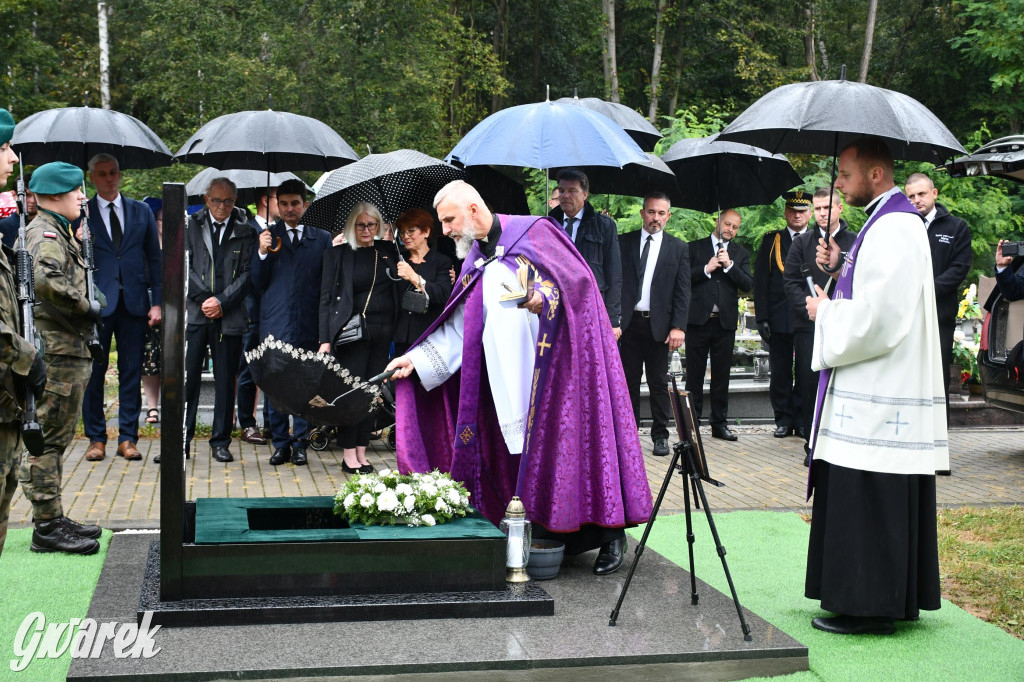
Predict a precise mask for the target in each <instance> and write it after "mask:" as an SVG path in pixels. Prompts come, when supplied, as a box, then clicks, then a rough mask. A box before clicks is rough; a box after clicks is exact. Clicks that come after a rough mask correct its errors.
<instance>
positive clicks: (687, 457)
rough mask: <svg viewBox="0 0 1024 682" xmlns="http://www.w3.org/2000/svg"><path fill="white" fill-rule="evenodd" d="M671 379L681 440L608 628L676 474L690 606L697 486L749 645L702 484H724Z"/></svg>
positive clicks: (693, 585) (694, 590) (689, 409)
mask: <svg viewBox="0 0 1024 682" xmlns="http://www.w3.org/2000/svg"><path fill="white" fill-rule="evenodd" d="M668 379H669V381H670V382H671V384H672V387H671V388H670V389H669V398H670V400H671V402H672V414H673V416H674V417H675V421H676V434H677V435H678V437H679V442H678V443H676V444H675V445H674V446H673V448H672V461H671V462H670V463H669V465H668V471H667V472H665V481H664V482H663V483H662V484H661V490H660V491H659V492H658V499H657V500H656V501H655V503H654V509H653V510H652V511H651V520H650V521H648V522H647V527H646V528H645V529H644V535H643V538H641V540H640V544H639V545H638V546H637V548H636V550H635V552H634V559H633V564H632V565H631V566H630V567H629V573H628V574H627V575H626V581H625V583H624V584H623V585H622V592H621V593H620V594H619V601H618V602H617V603H616V604H615V609H613V610H612V613H611V618H610V620H609V621H608V625H610V626H612V627H614V626H615V622H616V621H617V620H618V618H619V609H620V608H621V607H622V602H623V600H624V599H625V598H626V591H627V590H628V589H629V584H630V582H632V580H633V573H635V572H636V567H637V564H639V563H640V558H641V557H642V556H643V553H644V548H645V547H646V546H647V537H648V536H649V535H650V534H651V528H652V527H653V526H654V521H655V520H656V519H657V517H658V510H659V509H661V503H662V501H663V500H664V499H665V493H666V491H668V486H669V483H670V482H671V481H672V474H673V473H674V472H675V471H678V472H679V474H680V475H681V476H683V500H684V502H685V505H686V542H687V545H688V549H689V552H690V603H691V604H696V603H697V600H698V597H697V576H696V575H695V573H694V569H693V543H694V540H695V538H694V535H693V519H692V517H691V515H690V486H693V496H694V502H695V504H696V506H697V509H700V505H701V503H703V504H704V513H705V514H706V515H707V517H708V525H709V526H710V527H711V535H712V537H713V538H714V539H715V548H716V549H717V550H718V556H719V557H721V559H722V568H723V569H724V570H725V579H726V580H727V581H728V582H729V590H730V591H731V592H732V601H733V603H734V604H735V605H736V615H738V616H739V619H740V626H741V628H742V630H743V640H744V641H746V642H749V641H751V637H750V626H749V625H747V621H746V619H744V617H743V608H742V607H741V606H740V600H739V597H737V596H736V587H735V586H734V585H733V582H732V575H731V574H730V573H729V564H728V563H726V561H725V547H724V546H723V545H722V541H721V539H720V538H719V537H718V528H716V527H715V520H714V518H712V516H711V509H710V508H709V507H708V500H707V497H706V496H705V495H704V485H703V483H702V481H707V482H708V483H710V484H711V485H714V486H718V487H722V484H721V483H719V482H718V481H716V480H715V479H713V478H711V476H710V475H709V474H708V463H707V460H706V459H705V458H704V447H703V445H702V443H701V439H700V431H699V430H698V428H697V425H696V420H695V419H694V418H693V407H692V405H691V404H690V395H689V393H687V392H686V391H680V390H679V389H678V388H676V378H675V375H673V374H670V375H669V376H668ZM680 460H681V461H680Z"/></svg>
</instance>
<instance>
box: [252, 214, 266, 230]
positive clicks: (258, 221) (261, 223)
mask: <svg viewBox="0 0 1024 682" xmlns="http://www.w3.org/2000/svg"><path fill="white" fill-rule="evenodd" d="M254 217H255V218H256V224H257V225H259V229H258V231H259V232H262V231H263V230H265V229H267V221H266V220H264V219H263V216H261V215H259V214H257V215H255V216H254Z"/></svg>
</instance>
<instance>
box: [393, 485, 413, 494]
mask: <svg viewBox="0 0 1024 682" xmlns="http://www.w3.org/2000/svg"><path fill="white" fill-rule="evenodd" d="M415 492H416V491H414V490H413V489H412V486H411V485H409V484H408V483H399V484H398V485H397V486H395V493H396V494H398V495H414V494H415Z"/></svg>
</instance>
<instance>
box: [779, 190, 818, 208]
mask: <svg viewBox="0 0 1024 682" xmlns="http://www.w3.org/2000/svg"><path fill="white" fill-rule="evenodd" d="M813 196H814V195H813V194H812V193H811V192H805V191H803V190H802V189H798V190H796V191H795V192H786V193H785V194H783V195H782V198H783V199H785V200H786V208H791V209H793V210H794V211H810V210H811V209H812V208H813V207H814V204H813V202H812V201H811V197H813Z"/></svg>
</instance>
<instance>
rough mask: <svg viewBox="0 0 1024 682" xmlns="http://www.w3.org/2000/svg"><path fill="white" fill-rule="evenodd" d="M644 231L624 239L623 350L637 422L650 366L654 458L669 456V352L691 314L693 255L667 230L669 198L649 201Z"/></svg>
mask: <svg viewBox="0 0 1024 682" xmlns="http://www.w3.org/2000/svg"><path fill="white" fill-rule="evenodd" d="M641 217H642V218H643V223H644V228H643V230H638V231H635V232H630V233H628V234H624V235H621V236H620V237H619V247H620V250H621V253H622V338H621V339H620V343H619V352H620V353H621V355H622V370H623V372H624V373H625V375H626V385H627V386H628V387H629V398H630V400H631V401H632V402H633V414H634V415H635V416H636V420H637V423H638V424H639V423H640V415H639V412H638V410H637V408H638V406H639V404H640V377H641V375H643V373H644V367H645V366H646V368H647V387H648V388H649V389H650V400H651V418H652V421H653V425H652V426H651V440H653V441H654V454H655V455H657V456H659V457H664V456H665V455H667V454H668V420H669V418H670V417H671V416H672V412H671V406H670V404H669V397H668V382H667V380H666V375H667V374H668V357H669V353H670V352H672V351H674V350H677V349H678V348H679V347H680V346H682V345H683V339H684V338H685V334H684V330H685V329H686V314H687V309H688V308H689V305H690V256H689V251H688V250H687V247H686V242H684V241H683V240H682V239H679V238H678V237H673V236H672V235H670V234H666V233H665V232H664V229H665V224H666V223H668V220H669V218H671V217H672V205H671V203H670V202H669V198H668V196H666V195H665V194H663V193H661V192H652V193H650V194H648V195H647V196H646V197H645V198H644V208H643V213H642V214H641Z"/></svg>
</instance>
